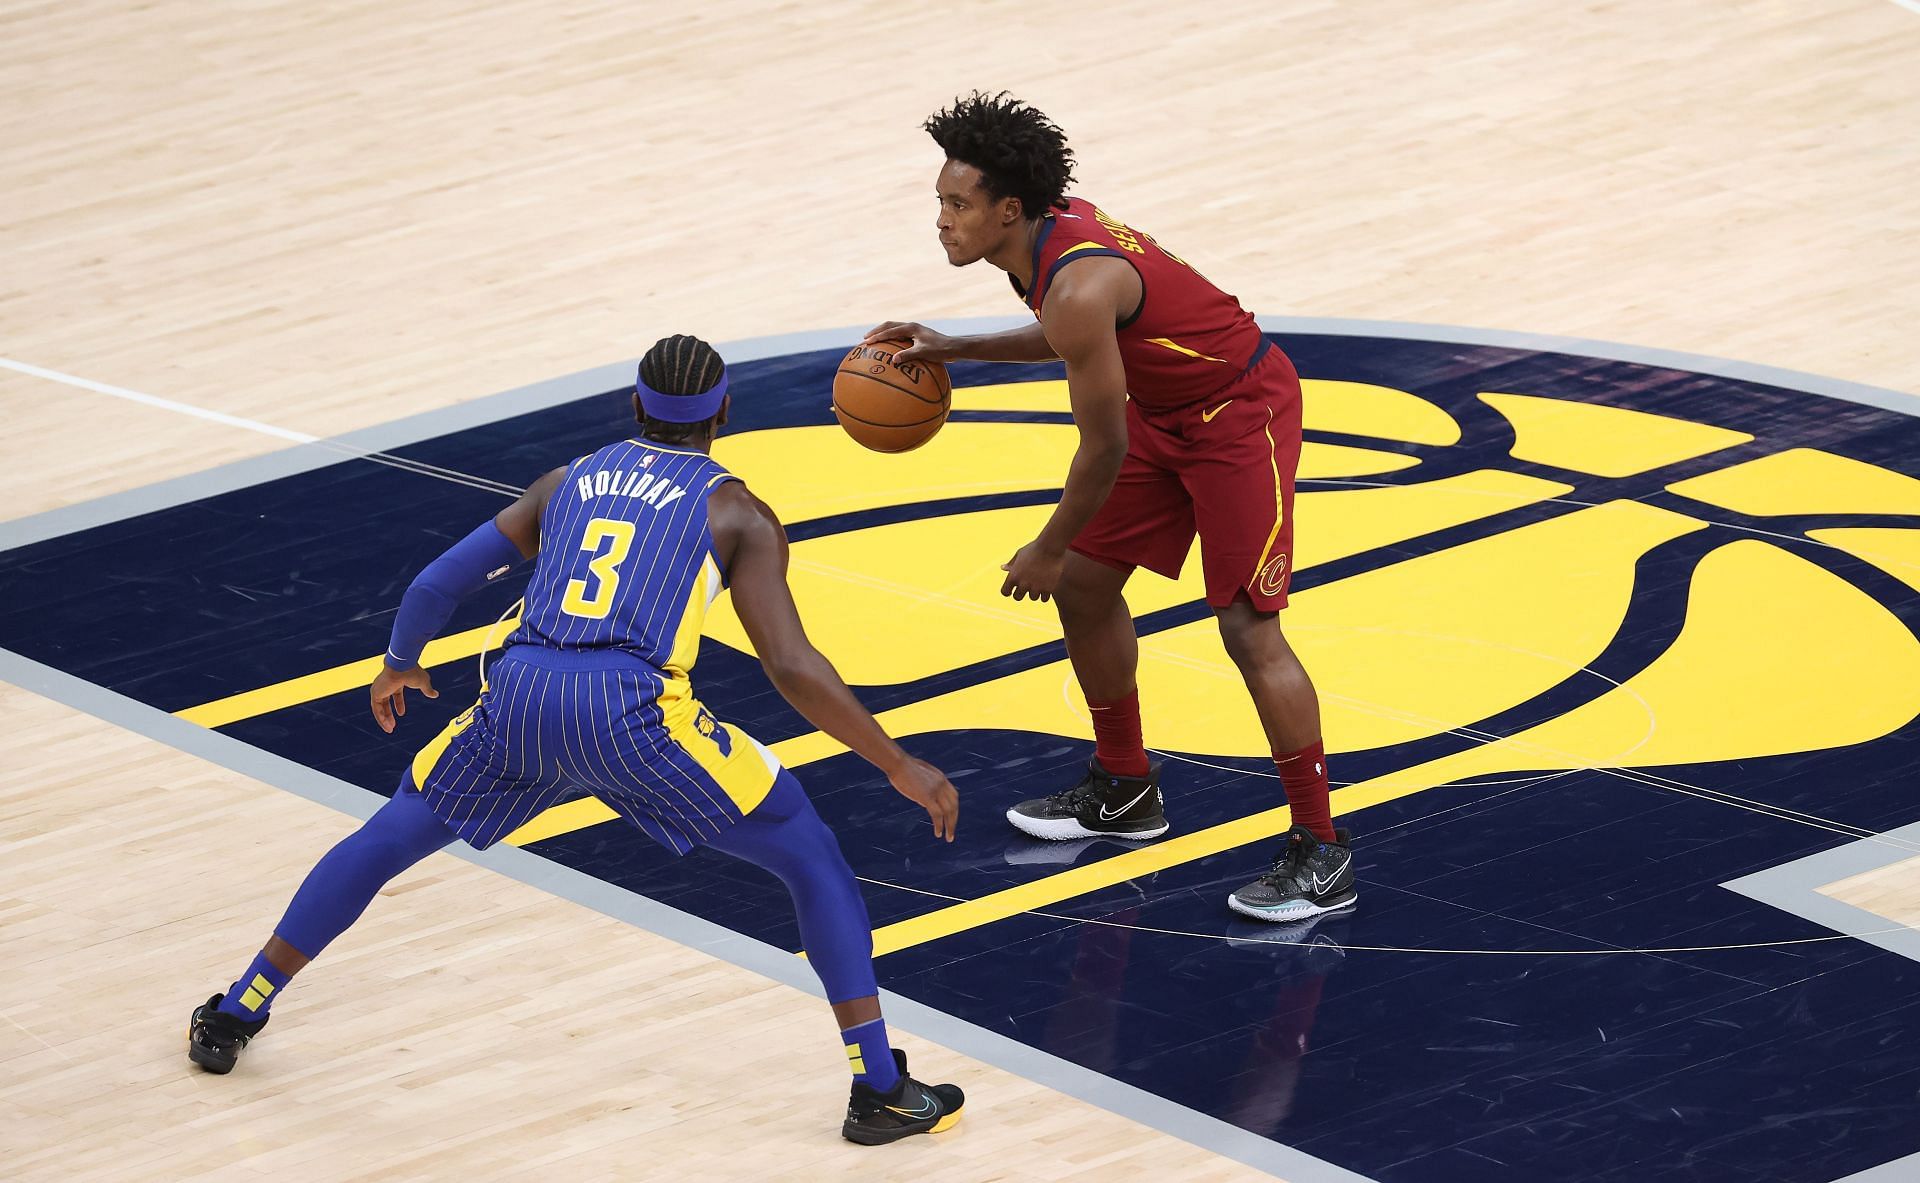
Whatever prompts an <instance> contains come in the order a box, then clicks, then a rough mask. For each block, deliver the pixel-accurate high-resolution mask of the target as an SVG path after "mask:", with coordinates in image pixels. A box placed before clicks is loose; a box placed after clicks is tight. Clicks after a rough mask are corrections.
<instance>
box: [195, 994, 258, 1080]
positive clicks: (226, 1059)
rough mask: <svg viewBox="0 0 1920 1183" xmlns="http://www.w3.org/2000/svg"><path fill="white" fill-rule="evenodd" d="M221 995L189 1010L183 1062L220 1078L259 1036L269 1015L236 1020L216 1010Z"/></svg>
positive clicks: (218, 1008)
mask: <svg viewBox="0 0 1920 1183" xmlns="http://www.w3.org/2000/svg"><path fill="white" fill-rule="evenodd" d="M223 997H225V995H221V994H215V995H214V996H213V997H212V998H209V999H207V1001H206V1003H205V1005H203V1006H196V1007H194V1008H193V1017H192V1018H190V1019H188V1020H187V1058H188V1059H190V1060H192V1061H193V1062H194V1063H196V1064H198V1065H200V1066H201V1067H202V1068H205V1069H206V1070H207V1071H209V1072H217V1073H219V1074H220V1075H222V1076H225V1075H226V1074H227V1073H229V1072H231V1071H233V1066H234V1065H235V1064H236V1063H238V1062H239V1060H240V1053H241V1052H243V1051H245V1050H246V1048H247V1043H248V1042H249V1041H250V1040H252V1039H253V1037H254V1036H256V1035H258V1034H260V1029H261V1028H262V1027H265V1026H266V1025H267V1020H268V1019H271V1018H272V1017H273V1016H272V1015H265V1016H263V1017H261V1018H258V1019H253V1020H248V1019H236V1018H234V1017H233V1016H232V1015H229V1014H226V1013H224V1012H222V1011H221V1010H220V1000H221V999H222V998H223Z"/></svg>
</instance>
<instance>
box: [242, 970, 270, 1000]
mask: <svg viewBox="0 0 1920 1183" xmlns="http://www.w3.org/2000/svg"><path fill="white" fill-rule="evenodd" d="M255 991H258V992H259V995H260V997H262V998H271V997H273V983H272V982H269V981H268V980H267V975H265V974H254V975H253V989H251V990H248V991H247V993H249V994H252V993H254V992H255Z"/></svg>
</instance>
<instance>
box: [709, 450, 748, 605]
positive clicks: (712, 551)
mask: <svg viewBox="0 0 1920 1183" xmlns="http://www.w3.org/2000/svg"><path fill="white" fill-rule="evenodd" d="M728 481H737V482H739V485H740V487H741V488H742V489H745V488H746V487H747V482H745V481H743V480H740V478H739V477H737V476H735V475H734V474H733V473H730V472H716V473H714V474H713V476H712V478H711V479H709V480H708V481H707V487H706V489H705V490H704V492H705V493H706V495H707V496H708V497H711V496H713V492H714V490H715V489H718V488H719V487H720V486H721V485H724V484H726V483H727V482H728ZM748 492H752V490H748ZM707 557H708V558H711V559H712V560H713V569H714V570H716V571H718V572H720V588H721V590H722V591H724V590H726V589H727V588H729V587H731V586H732V585H733V579H732V578H731V576H729V574H728V572H727V565H726V564H725V563H723V562H721V561H720V549H719V548H718V547H717V546H715V545H714V537H713V515H712V514H711V513H709V514H708V515H707Z"/></svg>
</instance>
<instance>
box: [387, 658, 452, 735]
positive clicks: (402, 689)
mask: <svg viewBox="0 0 1920 1183" xmlns="http://www.w3.org/2000/svg"><path fill="white" fill-rule="evenodd" d="M409 686H411V687H413V688H414V689H415V690H418V691H419V692H420V693H422V694H424V695H426V696H427V697H428V698H439V697H440V692H439V691H438V690H435V689H434V688H433V679H432V678H431V677H428V676H427V671H426V670H424V669H421V668H420V667H419V666H417V665H416V666H414V667H413V668H412V669H408V670H395V669H390V668H388V667H387V666H385V665H382V666H381V667H380V672H379V673H377V674H375V675H374V676H373V690H372V694H373V721H374V722H375V723H378V724H380V730H382V731H384V732H386V733H387V734H389V735H391V734H393V720H394V716H396V715H404V714H406V713H407V687H409Z"/></svg>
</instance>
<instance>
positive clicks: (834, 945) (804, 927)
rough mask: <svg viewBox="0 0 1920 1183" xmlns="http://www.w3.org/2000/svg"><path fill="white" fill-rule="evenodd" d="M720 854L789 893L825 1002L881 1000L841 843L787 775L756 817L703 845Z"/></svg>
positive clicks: (860, 903) (867, 931)
mask: <svg viewBox="0 0 1920 1183" xmlns="http://www.w3.org/2000/svg"><path fill="white" fill-rule="evenodd" d="M707 845H709V846H711V847H712V848H713V849H715V850H717V851H719V852H721V853H722V854H729V855H732V856H733V857H734V858H737V859H743V860H745V861H746V862H750V863H753V864H754V865H756V866H759V867H764V868H765V869H767V870H769V871H771V872H773V873H774V874H775V875H776V876H778V877H779V879H780V881H781V882H782V883H784V884H786V885H787V893H788V894H789V895H791V896H792V897H793V910H794V914H795V915H796V916H797V917H798V918H799V920H800V943H801V944H802V945H803V946H805V948H806V951H807V961H808V963H809V964H811V965H812V966H813V972H814V973H816V974H818V975H820V984H821V985H822V986H824V987H826V991H827V1001H828V1002H833V1003H840V1002H847V1001H850V1000H852V999H855V998H867V997H870V996H872V995H874V994H878V993H879V992H880V989H879V986H878V985H876V984H875V982H874V977H873V932H872V929H871V926H870V925H869V924H868V921H867V904H866V901H865V900H863V899H861V898H860V884H859V883H858V881H856V880H855V879H854V877H853V869H852V868H851V867H849V866H847V860H846V856H844V855H842V854H841V853H840V843H839V842H838V841H836V840H835V839H834V836H833V831H832V830H829V829H828V828H827V823H825V822H823V821H821V820H820V815H819V814H817V813H815V812H814V811H813V802H811V801H809V800H807V794H806V791H805V790H804V789H802V788H801V787H800V782H799V781H797V780H795V779H794V777H793V774H792V773H791V772H787V771H786V770H784V769H782V770H781V772H780V776H779V778H778V779H777V780H775V781H774V782H773V791H772V792H770V793H768V794H767V797H766V800H764V801H762V802H761V803H760V804H759V806H757V807H756V808H755V809H754V811H753V812H752V813H750V814H748V815H747V816H746V818H745V819H744V820H742V821H741V822H740V824H739V825H736V826H734V827H733V828H732V829H730V830H728V831H727V832H726V833H724V834H722V835H720V836H719V837H718V838H715V839H713V840H712V841H711V842H709V843H707Z"/></svg>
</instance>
